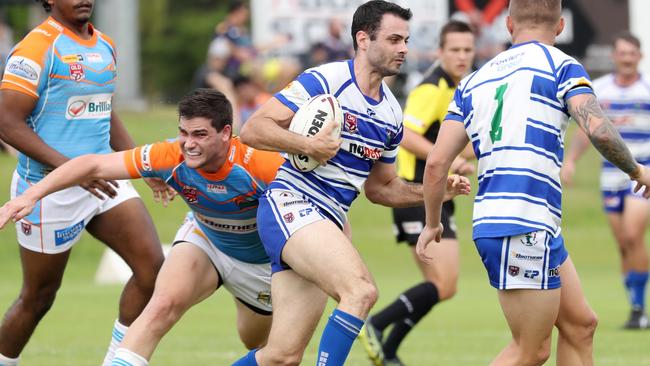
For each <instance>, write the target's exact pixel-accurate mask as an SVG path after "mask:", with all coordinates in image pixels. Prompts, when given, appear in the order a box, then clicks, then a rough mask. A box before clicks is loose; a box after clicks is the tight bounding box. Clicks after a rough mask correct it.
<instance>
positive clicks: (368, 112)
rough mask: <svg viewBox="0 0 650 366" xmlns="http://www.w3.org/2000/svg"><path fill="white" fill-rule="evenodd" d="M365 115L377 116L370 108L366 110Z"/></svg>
mask: <svg viewBox="0 0 650 366" xmlns="http://www.w3.org/2000/svg"><path fill="white" fill-rule="evenodd" d="M366 114H367V115H369V116H370V117H374V116H376V115H377V113H376V112H375V111H373V110H372V109H370V108H368V109H366Z"/></svg>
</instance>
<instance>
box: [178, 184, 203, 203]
mask: <svg viewBox="0 0 650 366" xmlns="http://www.w3.org/2000/svg"><path fill="white" fill-rule="evenodd" d="M181 194H182V195H183V197H185V200H186V201H187V202H189V203H196V202H197V201H198V200H199V194H198V192H197V190H196V188H194V187H190V186H183V191H182V192H181Z"/></svg>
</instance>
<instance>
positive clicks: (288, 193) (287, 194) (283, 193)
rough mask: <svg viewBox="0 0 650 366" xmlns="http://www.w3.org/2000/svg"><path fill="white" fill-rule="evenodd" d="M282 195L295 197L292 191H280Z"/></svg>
mask: <svg viewBox="0 0 650 366" xmlns="http://www.w3.org/2000/svg"><path fill="white" fill-rule="evenodd" d="M280 197H295V196H294V195H293V193H291V192H280Z"/></svg>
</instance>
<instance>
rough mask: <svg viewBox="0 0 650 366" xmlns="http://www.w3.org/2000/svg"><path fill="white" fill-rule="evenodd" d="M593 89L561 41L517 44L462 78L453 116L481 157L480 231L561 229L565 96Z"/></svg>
mask: <svg viewBox="0 0 650 366" xmlns="http://www.w3.org/2000/svg"><path fill="white" fill-rule="evenodd" d="M584 93H593V91H592V89H591V81H590V80H589V76H588V75H587V72H586V71H585V69H584V68H583V67H582V65H580V64H579V63H578V62H577V61H576V60H575V59H573V58H571V57H569V56H567V55H566V54H564V53H563V52H562V51H560V50H558V49H557V48H555V47H552V46H548V45H544V44H542V43H539V42H536V41H533V42H527V43H522V44H518V45H515V46H513V47H512V48H510V49H508V50H506V51H504V52H502V53H500V54H499V55H497V56H496V57H495V58H494V59H492V60H490V61H489V62H488V63H486V64H485V65H484V66H483V67H481V68H480V69H479V70H478V71H476V72H474V73H472V74H471V75H469V76H468V77H466V78H465V79H464V80H463V81H462V82H461V83H460V85H459V87H458V89H457V90H456V94H455V96H454V100H453V101H452V102H451V104H450V105H449V114H448V115H447V119H448V120H455V121H459V122H461V123H463V124H464V125H465V129H466V131H467V135H468V136H469V138H470V140H471V142H472V145H473V147H474V152H475V153H476V156H477V157H478V185H479V187H478V192H477V194H476V199H475V201H474V219H473V222H474V235H473V236H474V239H477V238H489V237H505V236H511V235H518V234H524V233H528V232H532V231H535V230H546V231H548V232H550V233H551V234H552V235H554V236H558V235H559V234H560V222H561V217H562V211H561V206H562V187H561V185H560V167H561V166H562V159H563V156H564V143H563V140H564V134H565V131H566V127H567V124H568V118H569V114H568V110H567V103H566V101H567V100H568V99H569V98H571V97H572V96H575V95H578V94H584Z"/></svg>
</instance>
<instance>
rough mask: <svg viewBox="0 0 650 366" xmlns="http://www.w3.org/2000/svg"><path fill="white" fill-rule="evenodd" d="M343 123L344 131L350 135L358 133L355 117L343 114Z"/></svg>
mask: <svg viewBox="0 0 650 366" xmlns="http://www.w3.org/2000/svg"><path fill="white" fill-rule="evenodd" d="M344 117H345V118H344V121H345V130H346V131H348V132H350V133H357V132H359V128H358V126H357V117H356V116H354V115H352V114H350V113H345V114H344Z"/></svg>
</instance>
